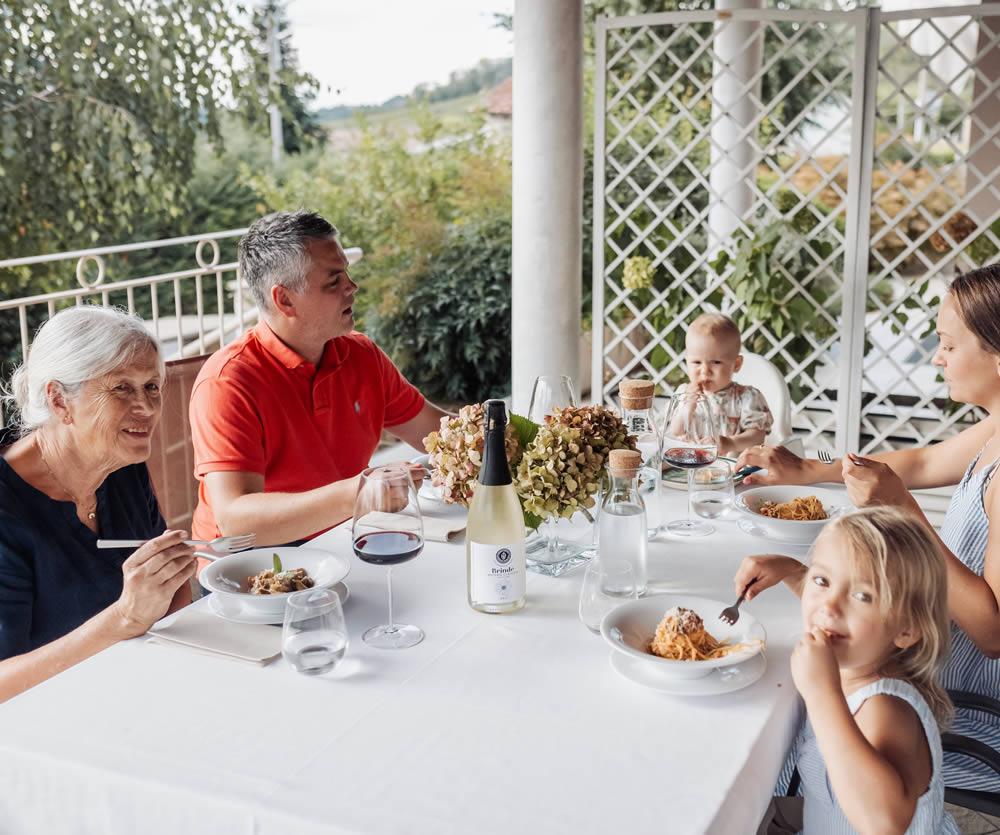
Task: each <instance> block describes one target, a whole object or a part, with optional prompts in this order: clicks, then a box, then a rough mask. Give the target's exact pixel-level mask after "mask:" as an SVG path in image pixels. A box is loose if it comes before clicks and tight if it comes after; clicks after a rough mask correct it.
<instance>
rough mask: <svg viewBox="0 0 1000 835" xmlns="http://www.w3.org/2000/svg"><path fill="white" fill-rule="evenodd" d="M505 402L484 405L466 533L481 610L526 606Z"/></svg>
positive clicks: (472, 598) (471, 587) (474, 596)
mask: <svg viewBox="0 0 1000 835" xmlns="http://www.w3.org/2000/svg"><path fill="white" fill-rule="evenodd" d="M506 426H507V410H506V407H505V406H504V402H503V401H502V400H487V401H486V402H485V403H484V404H483V440H484V444H483V464H482V466H481V467H480V469H479V483H478V484H477V485H476V491H475V493H473V495H472V503H471V504H470V505H469V520H468V523H467V526H466V533H465V542H466V545H465V552H466V567H467V571H468V592H469V605H470V606H471V607H472V608H473V609H475V610H477V611H479V612H489V613H491V614H500V613H505V612H515V611H517V610H518V609H520V608H521V607H523V606H524V599H525V598H524V585H525V561H524V515H523V514H522V512H521V503H520V502H519V501H518V500H517V494H516V493H515V492H514V482H513V479H512V478H511V476H510V464H509V463H508V462H507V447H506V444H505V443H504V429H505V428H506Z"/></svg>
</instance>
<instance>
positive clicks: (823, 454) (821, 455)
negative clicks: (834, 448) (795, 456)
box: [816, 449, 833, 464]
mask: <svg viewBox="0 0 1000 835" xmlns="http://www.w3.org/2000/svg"><path fill="white" fill-rule="evenodd" d="M816 457H817V458H818V459H819V460H820V461H821V462H822V463H824V464H832V463H833V456H832V455H830V453H829V452H827V451H826V450H825V449H821V450H820V451H819V452H817V453H816Z"/></svg>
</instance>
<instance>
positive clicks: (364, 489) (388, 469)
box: [351, 464, 424, 649]
mask: <svg viewBox="0 0 1000 835" xmlns="http://www.w3.org/2000/svg"><path fill="white" fill-rule="evenodd" d="M351 540H352V542H353V543H354V553H355V554H357V556H358V559H360V560H361V561H363V562H366V563H369V564H371V565H385V566H388V570H387V571H386V575H385V576H386V585H387V586H388V590H389V622H388V623H387V624H383V625H381V626H373V627H372V628H371V629H369V630H368V631H367V632H365V634H364V635H362V636H361V639H362V640H363V641H364V642H365V643H366V644H368V645H369V646H373V647H378V648H379V649H406V648H407V647H412V646H414V645H415V644H419V643H420V642H421V641H422V640H423V639H424V633H423V630H422V629H420V627H418V626H412V625H410V624H402V623H396V622H395V619H394V618H393V612H392V567H393V566H394V565H398V564H399V563H402V562H407V561H408V560H412V559H413V558H414V557H415V556H417V554H419V553H420V552H421V551H422V550H423V548H424V524H423V517H422V516H421V515H420V505H419V504H418V503H417V491H416V489H415V487H414V486H413V479H412V478H411V477H410V472H409V470H408V469H407V468H406V467H405V466H403V465H398V464H397V465H391V466H385V467H369V468H368V469H367V470H365V471H364V472H363V473H361V485H360V487H359V488H358V496H357V498H356V499H355V500H354V518H353V519H352V521H351Z"/></svg>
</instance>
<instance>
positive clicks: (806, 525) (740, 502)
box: [734, 484, 853, 543]
mask: <svg viewBox="0 0 1000 835" xmlns="http://www.w3.org/2000/svg"><path fill="white" fill-rule="evenodd" d="M806 496H815V497H816V498H817V499H819V500H820V502H822V503H823V508H824V509H825V510H826V512H827V514H828V518H826V519H816V520H813V521H804V520H803V521H799V520H795V519H774V518H772V517H770V516H764V515H762V514H761V513H760V512H759V511H758V508H760V506H761V505H762V504H764V503H765V502H776V503H777V504H781V503H782V502H790V501H791V500H792V499H800V498H805V497H806ZM734 504H735V506H736V509H737V510H738V511H740V513H742V514H743V515H744V516H746V517H748V518H749V519H750V520H751V521H752V522H753V524H754V525H755V526H756V527H758V528H760V529H761V530H762V531H763V532H764V533H765V534H766V535H767V536H769V537H771V538H773V539H778V540H783V541H785V542H798V543H809V542H812V541H813V540H814V539H815V538H816V537H817V536H818V535H819V532H820V531H821V530H822V529H823V526H824V525H825V524H826V523H827V522H829V521H830V519H833V518H834V517H835V516H840V515H841V514H843V513H847V512H848V511H850V510H852V509H853V508H852V507H851V505H849V504H848V503H847V500H846V497H845V496H844V495H843V493H837V492H835V491H833V490H827V489H825V488H823V487H813V486H811V485H808V484H807V485H805V486H804V487H799V486H792V485H775V486H772V487H750V488H748V489H746V490H744V491H743V492H741V493H740V494H739V495H738V496H737V497H736V501H735V502H734Z"/></svg>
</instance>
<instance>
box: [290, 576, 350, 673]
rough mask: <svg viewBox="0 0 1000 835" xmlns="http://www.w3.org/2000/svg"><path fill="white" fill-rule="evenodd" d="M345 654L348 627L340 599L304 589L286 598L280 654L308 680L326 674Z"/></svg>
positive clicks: (326, 592)
mask: <svg viewBox="0 0 1000 835" xmlns="http://www.w3.org/2000/svg"><path fill="white" fill-rule="evenodd" d="M346 652H347V624H346V623H345V622H344V609H343V607H342V606H341V603H340V595H338V594H337V592H335V591H333V590H332V589H306V590H305V591H297V592H295V593H294V594H291V595H289V596H288V599H287V600H286V601H285V620H284V623H283V625H282V630H281V654H282V655H283V656H284V657H285V660H286V661H287V662H288V663H289V664H291V665H292V666H293V667H294V668H295V669H296V670H297V671H298V672H300V673H303V674H305V675H307V676H318V675H322V674H323V673H328V672H330V670H332V669H333V668H334V667H336V666H337V664H338V663H339V662H340V659H341V658H343V657H344V653H346Z"/></svg>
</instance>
